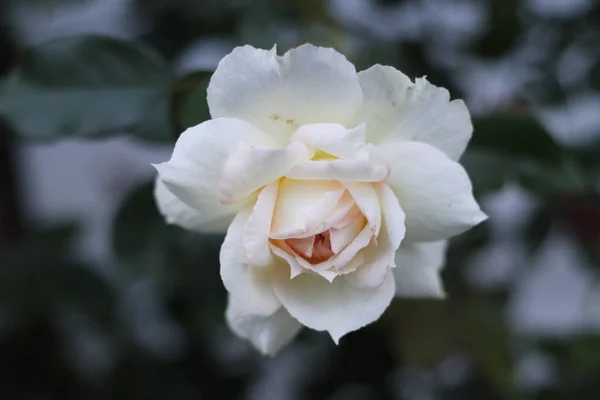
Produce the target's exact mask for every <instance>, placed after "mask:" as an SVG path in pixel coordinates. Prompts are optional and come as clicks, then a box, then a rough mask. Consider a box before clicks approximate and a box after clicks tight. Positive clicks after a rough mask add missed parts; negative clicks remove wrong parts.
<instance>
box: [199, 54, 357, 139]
mask: <svg viewBox="0 0 600 400" xmlns="http://www.w3.org/2000/svg"><path fill="white" fill-rule="evenodd" d="M361 103H362V91H361V88H360V84H359V82H358V77H357V74H356V70H355V68H354V66H353V65H352V64H351V63H350V62H348V60H346V58H345V57H344V56H343V55H341V54H339V53H338V52H336V51H335V50H333V49H328V48H322V47H314V46H312V45H308V44H306V45H302V46H299V47H297V48H295V49H292V50H290V51H288V52H287V53H285V55H284V56H283V57H277V55H276V51H275V49H273V50H270V51H269V50H261V49H255V48H253V47H251V46H244V47H238V48H235V49H234V50H233V51H232V52H231V53H230V54H229V55H227V56H226V57H224V58H223V59H222V60H221V62H220V63H219V66H218V67H217V70H216V71H215V73H214V74H213V76H212V79H211V81H210V84H209V86H208V104H209V106H210V112H211V115H212V117H213V118H217V117H233V118H239V119H243V120H244V121H248V122H250V123H252V124H253V125H255V126H256V127H258V128H259V129H261V130H263V131H264V132H267V133H270V134H272V135H273V137H275V138H277V139H278V141H279V143H280V144H285V143H287V141H288V139H289V137H290V135H291V134H292V133H293V132H294V131H295V130H296V129H297V128H298V127H299V126H302V125H304V124H308V123H316V122H335V123H340V124H342V125H347V123H348V122H349V121H350V120H351V118H352V116H353V115H354V114H355V113H356V111H357V110H358V108H359V107H360V105H361Z"/></svg>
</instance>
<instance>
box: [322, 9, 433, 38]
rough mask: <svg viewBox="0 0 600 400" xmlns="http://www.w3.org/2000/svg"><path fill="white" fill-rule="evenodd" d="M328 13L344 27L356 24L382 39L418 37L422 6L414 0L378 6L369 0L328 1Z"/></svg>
mask: <svg viewBox="0 0 600 400" xmlns="http://www.w3.org/2000/svg"><path fill="white" fill-rule="evenodd" d="M328 8H329V14H330V15H331V17H332V18H333V19H335V20H336V21H338V22H339V23H341V24H342V25H346V26H353V27H358V28H360V29H364V30H366V31H368V32H369V33H370V34H372V35H374V36H376V37H378V38H379V39H384V40H395V39H418V38H420V37H421V36H422V18H421V14H422V9H421V7H420V6H419V4H417V3H416V2H414V1H411V2H403V3H401V4H398V5H394V6H387V7H382V6H379V5H377V4H376V3H375V2H374V1H372V0H330V1H329V3H328Z"/></svg>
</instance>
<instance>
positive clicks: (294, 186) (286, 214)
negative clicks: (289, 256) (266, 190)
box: [270, 179, 345, 239]
mask: <svg viewBox="0 0 600 400" xmlns="http://www.w3.org/2000/svg"><path fill="white" fill-rule="evenodd" d="M344 192H345V189H344V187H343V186H342V185H341V184H340V183H339V182H335V181H300V180H295V179H282V181H281V183H280V185H279V195H278V198H277V204H276V205H275V211H274V214H273V221H272V224H271V235H270V237H271V238H273V239H289V238H302V237H309V236H312V235H314V234H315V233H319V232H322V231H323V230H325V229H327V228H326V227H325V226H324V222H325V219H326V217H327V216H328V215H329V214H330V213H331V212H332V211H333V210H334V208H335V207H336V205H337V204H338V203H339V201H340V199H341V198H342V196H343V195H344Z"/></svg>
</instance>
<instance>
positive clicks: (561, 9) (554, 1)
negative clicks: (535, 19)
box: [528, 0, 592, 17]
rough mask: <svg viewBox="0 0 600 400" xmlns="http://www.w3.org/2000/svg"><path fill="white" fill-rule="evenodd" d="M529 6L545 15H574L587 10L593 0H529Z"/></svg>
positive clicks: (539, 13)
mask: <svg viewBox="0 0 600 400" xmlns="http://www.w3.org/2000/svg"><path fill="white" fill-rule="evenodd" d="M528 3H529V4H528V5H529V8H530V9H531V10H532V11H533V12H535V13H536V14H538V15H540V16H544V17H574V16H577V15H581V14H583V13H585V12H587V11H588V10H589V9H590V8H591V7H592V0H529V2H528Z"/></svg>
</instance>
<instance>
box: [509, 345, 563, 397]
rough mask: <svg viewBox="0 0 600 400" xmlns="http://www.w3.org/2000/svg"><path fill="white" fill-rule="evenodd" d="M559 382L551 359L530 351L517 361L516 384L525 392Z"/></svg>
mask: <svg viewBox="0 0 600 400" xmlns="http://www.w3.org/2000/svg"><path fill="white" fill-rule="evenodd" d="M553 382H557V370H556V365H555V364H554V362H553V360H552V358H551V357H549V356H547V355H545V354H543V353H540V352H537V351H533V350H530V351H528V352H526V353H525V354H523V355H522V356H521V357H520V358H519V360H518V361H517V366H516V370H515V384H516V386H517V387H518V388H520V389H524V390H536V389H540V388H544V387H547V386H549V385H551V384H552V383H553Z"/></svg>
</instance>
